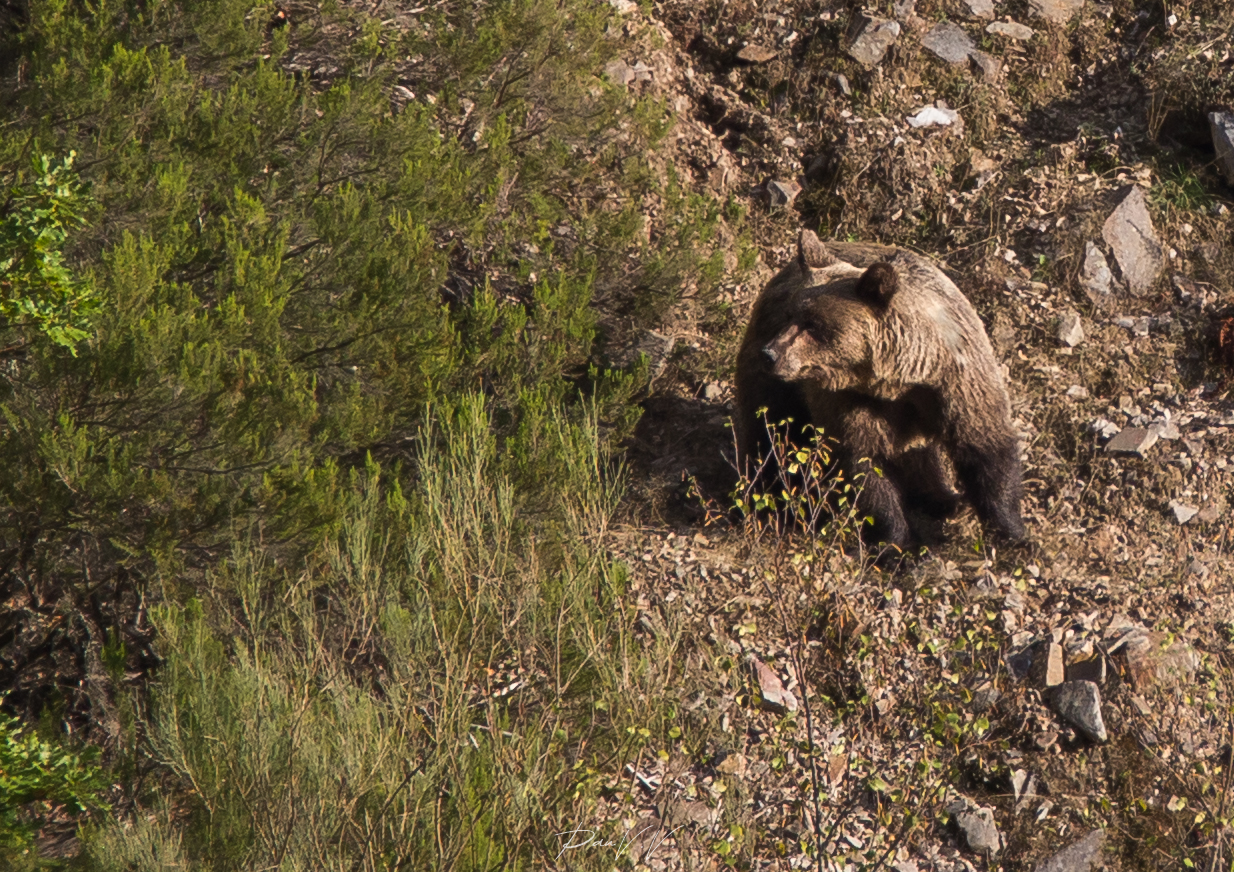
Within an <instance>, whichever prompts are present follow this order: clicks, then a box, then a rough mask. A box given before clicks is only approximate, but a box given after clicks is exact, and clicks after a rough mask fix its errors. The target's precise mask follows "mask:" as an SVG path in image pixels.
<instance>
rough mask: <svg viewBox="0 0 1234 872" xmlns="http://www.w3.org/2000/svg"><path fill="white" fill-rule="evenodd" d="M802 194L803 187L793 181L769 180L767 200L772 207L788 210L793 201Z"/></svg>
mask: <svg viewBox="0 0 1234 872" xmlns="http://www.w3.org/2000/svg"><path fill="white" fill-rule="evenodd" d="M800 193H801V185H799V184H797V183H796V182H794V181H792V180H789V181H787V182H781V181H780V180H779V179H768V180H767V198H768V200H769V201H770V202H771V205H772V206H780V207H785V208H787V207H788V206H791V205H793V201H794V200H796V199H797V195H798V194H800Z"/></svg>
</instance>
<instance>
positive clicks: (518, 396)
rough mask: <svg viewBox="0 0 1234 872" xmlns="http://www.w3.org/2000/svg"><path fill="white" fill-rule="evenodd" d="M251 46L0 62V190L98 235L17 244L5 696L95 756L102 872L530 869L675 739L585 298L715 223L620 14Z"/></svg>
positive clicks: (694, 265)
mask: <svg viewBox="0 0 1234 872" xmlns="http://www.w3.org/2000/svg"><path fill="white" fill-rule="evenodd" d="M283 14H284V16H285V17H286V13H283ZM274 15H275V12H274V10H273V8H260V7H259V8H257V9H253V8H251V7H250V6H249V4H247V3H239V2H221V3H220V2H209V3H205V2H193V0H186V2H182V3H180V2H173V3H149V4H147V3H123V2H104V3H100V4H94V5H89V6H87V5H84V4H81V5H79V4H72V3H61V2H33V3H31V4H30V5H29V9H28V16H27V18H26V19H25V20H24V21H22V22H21V23H20V26H18V27H17V28H16V30H15V33H14V34H13V35H11V37H10V38H11V41H12V45H11V46H10V47H11V48H12V49H13V50H14V52H15V56H16V57H17V58H18V60H17V65H18V68H17V71H16V72H17V75H16V78H15V79H13V80H10V86H9V87H8V88H7V93H6V94H5V100H6V103H7V104H8V107H9V118H10V121H9V123H7V124H6V126H5V127H4V128H3V130H2V131H0V166H4V167H9V168H14V167H20V166H25V165H29V163H30V160H31V159H32V156H36V157H37V159H38V160H43V163H42V164H40V166H41V167H42V172H44V173H45V174H51V175H48V176H47V178H49V179H53V176H54V174H55V172H58V171H57V170H54V169H51V166H52V165H50V164H47V163H46V161H45V160H44V159H43V158H42V157H41V156H42V155H44V154H50V155H71V154H73V153H76V155H77V167H78V168H79V169H80V172H81V174H82V177H83V178H84V179H85V180H86V181H87V182H88V183H89V184H90V186H91V196H92V198H93V200H92V203H93V205H92V207H91V208H89V210H88V212H84V213H83V212H70V211H68V210H62V213H61V214H59V215H53V216H51V217H50V218H47V219H46V221H50V222H52V224H54V227H53V228H52V229H53V230H55V231H57V232H59V231H60V230H61V229H64V230H67V229H69V228H70V227H71V226H72V225H73V224H74V223H75V222H74V221H73V220H71V219H75V218H76V217H78V215H80V214H86V215H87V216H88V218H89V222H88V227H86V228H84V229H80V230H78V231H77V232H75V233H73V234H71V235H69V234H66V233H59V235H55V234H53V235H52V236H50V237H49V236H48V235H47V233H46V232H43V231H41V230H39V227H40V226H42V225H39V224H37V222H36V221H35V219H34V218H31V217H29V216H28V215H27V216H26V217H24V218H22V222H23V223H20V224H19V225H17V226H18V227H19V228H20V227H26V228H32V229H33V231H34V232H36V234H41V236H40V239H41V240H43V241H39V242H37V243H36V242H32V241H30V240H28V239H21V238H17V237H16V236H15V234H14V233H10V232H8V231H6V236H5V238H4V241H5V243H6V244H9V240H10V239H12V240H13V247H15V248H17V249H19V250H20V251H22V252H35V253H39V254H41V255H42V256H43V261H42V263H43V265H44V267H45V268H44V269H43V272H42V274H41V275H40V274H39V273H38V272H37V270H35V269H34V268H33V267H32V268H30V269H27V270H25V271H24V272H15V271H13V270H12V269H11V270H10V272H9V276H10V278H9V279H8V284H6V285H5V288H6V291H7V290H10V289H11V288H17V289H18V290H20V289H21V288H24V287H25V285H30V284H39V282H42V284H41V285H40V287H41V288H45V289H46V294H47V295H48V298H49V299H53V300H54V301H55V302H56V305H55V307H54V313H53V314H54V316H55V317H52V316H50V315H49V316H47V317H46V318H44V319H43V320H38V317H39V316H38V313H37V312H36V313H33V314H32V313H31V312H27V311H24V310H22V311H18V312H15V311H13V310H12V308H11V307H9V308H0V317H3V318H4V320H5V327H4V329H5V330H6V331H7V332H8V333H9V334H11V335H12V336H13V338H12V339H11V340H6V342H5V348H4V349H3V352H2V353H3V355H4V359H3V361H2V362H0V364H2V365H0V408H2V410H3V415H4V418H3V421H4V424H3V427H2V429H0V456H2V457H3V464H4V468H5V472H4V474H3V476H0V506H2V507H3V511H2V513H0V548H2V555H3V568H4V575H3V584H4V590H5V595H6V597H7V598H8V599H9V601H10V602H11V603H12V604H13V608H11V609H10V610H9V612H8V614H7V615H5V616H4V617H3V618H2V619H0V624H2V625H3V626H2V627H0V630H3V638H4V639H5V640H6V645H7V646H8V647H7V648H6V656H5V658H4V664H3V672H2V673H0V674H2V675H3V678H4V679H5V683H6V684H7V683H14V684H15V685H16V686H15V687H14V690H13V692H12V693H11V695H10V696H9V698H8V700H7V703H6V705H7V707H9V708H10V709H12V710H13V711H14V712H17V713H21V714H24V715H26V716H28V717H35V716H38V715H40V714H41V713H49V714H50V715H51V716H52V717H53V719H63V720H65V721H67V722H68V723H72V724H76V725H78V727H81V728H84V727H89V728H90V732H89V736H90V738H91V739H92V740H93V741H95V742H101V743H104V744H106V745H107V747H108V748H109V751H110V752H111V754H110V758H111V760H112V766H113V768H114V770H115V772H116V776H117V780H118V782H120V784H121V785H122V786H120V787H117V789H116V790H115V791H114V796H112V797H111V799H112V800H113V801H114V804H115V807H116V809H117V811H116V813H115V815H114V817H112V818H108V817H106V816H104V817H99V818H98V819H97V820H96V821H95V823H94V824H93V825H92V826H91V827H90V828H89V829H88V830H87V831H86V832H85V835H84V836H83V839H84V841H83V844H84V849H85V853H84V854H83V862H86V860H87V859H88V863H87V865H89V866H91V867H92V868H116V869H120V868H123V869H147V868H150V869H152V868H163V867H164V866H166V865H168V864H188V863H199V864H202V865H203V867H206V868H217V869H250V868H268V867H271V866H280V865H281V866H283V867H285V868H345V869H361V868H374V869H375V868H414V869H425V868H477V869H491V868H527V867H532V866H535V865H537V863H536V859H537V858H541V857H543V856H545V854H546V852H549V853H556V851H557V850H558V846H557V845H556V843H555V840H554V844H552V845H548V844H544V839H545V838H546V834H549V833H551V832H552V831H553V830H552V829H551V828H548V829H546V827H545V826H544V824H545V821H546V820H547V821H549V822H555V821H557V820H559V819H560V820H563V823H562V826H561V827H560V829H569V828H570V827H569V826H568V825H567V824H568V821H565V820H564V819H565V818H566V817H568V816H569V814H570V813H571V812H574V811H577V810H578V808H579V807H582V806H585V805H586V803H587V802H588V801H589V799H588V797H590V796H592V795H593V794H594V785H593V786H591V787H589V786H588V785H589V783H590V782H589V779H593V775H589V774H588V773H594V772H595V771H596V769H595V768H596V767H599V766H600V765H601V763H602V764H603V766H604V768H605V769H606V770H611V769H612V768H613V767H614V766H616V767H617V768H618V769H619V768H620V766H619V762H618V761H620V759H622V758H623V755H625V754H627V753H629V752H630V751H631V748H633V747H636V746H637V745H638V744H639V743H640V742H641V741H642V740H641V739H639V738H638V737H639V735H640V734H639V733H637V732H635V731H630V732H627V730H626V727H627V726H628V725H630V724H632V723H637V724H638V726H639V727H640V728H644V727H645V726H646V725H647V724H649V723H653V722H655V721H656V719H657V718H661V717H663V716H664V715H665V714H666V713H667V712H668V711H669V710H670V709H669V707H668V702H667V701H666V700H665V699H664V698H663V697H662V696H659V695H657V694H656V693H654V692H652V691H651V690H650V688H653V687H657V686H662V681H657V680H656V679H655V673H656V671H657V670H658V669H660V668H663V667H661V666H658V665H656V664H654V662H653V661H652V660H650V659H648V657H647V653H646V652H644V651H641V650H640V651H638V652H635V651H633V650H631V649H630V648H629V646H628V644H627V638H626V634H627V632H628V631H627V630H626V629H625V623H626V622H624V621H623V620H622V613H621V612H620V611H619V610H617V609H615V608H614V605H615V603H616V596H617V594H618V593H619V592H620V589H621V583H622V573H621V571H620V569H619V567H617V566H614V565H612V564H611V563H610V562H609V560H608V558H607V557H606V556H605V554H604V551H603V549H602V546H601V545H600V543H599V541H598V539H599V536H600V534H601V533H602V532H603V530H604V529H605V525H606V524H607V519H608V516H609V514H610V513H611V511H612V509H613V506H614V500H615V498H616V497H617V495H619V493H620V481H621V479H620V475H619V474H618V471H617V468H616V467H615V466H614V464H613V462H612V460H611V452H612V449H613V447H614V445H615V444H616V442H617V440H619V439H620V438H622V436H623V435H624V434H626V433H627V432H629V428H630V427H631V426H632V424H633V423H634V419H635V417H636V414H637V409H636V408H634V407H632V406H631V404H630V403H629V399H630V397H631V396H632V395H633V394H634V393H635V392H636V391H638V390H640V389H641V388H642V386H643V384H644V381H645V375H644V373H643V370H642V369H640V367H639V366H638V365H635V366H634V367H633V369H632V370H630V371H613V370H608V369H605V368H604V367H603V366H602V365H600V364H599V363H598V361H601V360H602V359H603V356H602V355H601V354H600V353H599V352H600V349H599V347H598V345H597V340H598V333H597V327H596V323H597V322H596V314H595V311H594V309H593V308H592V301H593V296H594V288H595V287H597V285H600V284H602V285H603V286H604V287H605V288H606V289H609V290H608V292H609V293H612V294H615V295H617V296H618V297H620V298H622V299H624V300H625V301H626V303H625V305H627V306H628V307H629V309H630V311H632V312H636V313H637V312H646V311H660V310H662V308H663V301H664V299H671V297H672V295H673V294H674V293H679V291H677V290H675V289H679V288H680V287H682V286H683V285H691V286H695V287H703V286H706V285H707V284H708V283H709V282H710V283H714V281H715V280H716V277H717V273H718V266H717V264H718V262H719V261H718V260H717V257H718V255H716V254H715V253H714V251H713V245H714V243H709V240H712V238H713V236H714V228H715V224H716V222H717V220H718V215H719V206H718V205H717V204H711V205H709V204H708V203H707V202H704V199H703V198H699V197H698V196H697V195H692V194H685V193H683V192H682V191H681V190H680V189H679V188H678V187H677V186H676V184H675V182H674V181H673V180H672V179H670V178H668V177H665V176H662V174H661V173H660V172H659V171H657V169H656V168H655V167H654V166H653V165H652V163H651V162H650V160H649V158H650V151H649V149H650V147H651V146H652V145H653V144H654V142H655V141H656V139H657V138H658V137H659V136H662V135H663V133H664V132H665V131H666V130H667V124H668V116H667V113H666V112H665V110H664V108H663V107H662V106H660V105H658V104H657V103H655V102H654V101H650V100H637V99H632V98H631V97H630V96H629V95H628V94H627V93H625V92H624V91H618V90H616V89H614V88H612V86H610V85H609V84H608V83H607V82H606V81H605V80H604V79H603V78H602V76H601V71H602V69H603V66H604V63H605V62H606V61H607V60H608V59H609V58H611V57H613V56H614V55H615V53H616V52H617V51H618V50H619V47H620V43H619V42H618V41H617V39H616V38H615V37H614V36H613V32H612V31H611V30H610V27H609V25H610V15H611V10H610V9H609V8H608V7H607V6H605V5H603V4H593V3H586V2H569V3H550V2H544V0H520V2H514V3H494V4H479V5H477V4H470V3H468V4H462V3H459V4H451V3H447V4H439V5H437V6H436V7H434V9H433V10H432V11H427V12H424V14H423V17H420V18H412V19H410V20H400V21H397V22H391V21H382V20H379V19H377V18H373V17H370V16H368V15H367V14H365V13H363V12H361V11H359V10H358V9H356V8H353V7H348V6H341V5H328V6H326V7H323V8H322V10H321V11H319V12H311V11H304V12H303V13H302V14H301V13H299V12H297V11H296V10H294V9H293V10H292V12H291V15H290V18H291V25H292V26H291V27H276V26H274V24H276V23H279V22H278V21H276V20H275V19H273V18H272V16H274ZM63 170H64V171H65V172H67V170H68V162H67V160H66V161H65V162H64V164H63ZM53 181H54V179H53ZM16 184H17V185H18V187H16V188H14V190H15V191H18V190H27V189H29V185H30V184H32V183H31V182H29V181H28V180H26V179H25V177H24V176H22V177H19V178H18V179H17V182H16ZM33 184H36V185H37V184H38V181H37V179H36V180H35V182H34V183H33ZM65 184H67V182H66V183H65ZM22 185H26V188H22V187H21V186H22ZM45 187H46V186H45ZM40 190H41V189H40ZM56 190H57V191H60V190H61V189H59V188H58V189H56ZM72 190H73V189H70V188H64V189H63V191H64V192H65V193H63V194H61V193H57V194H56V196H59V197H61V202H67V200H66V199H65V198H66V197H67V196H68V193H72ZM661 191H663V192H664V202H665V204H666V207H665V209H664V210H663V213H664V214H662V215H661V216H660V217H661V220H662V221H663V222H664V226H663V227H648V226H646V223H645V219H644V218H643V217H642V214H641V209H640V206H641V203H642V200H643V198H644V197H646V196H650V195H653V194H656V193H657V192H661ZM22 196H26V195H22ZM34 196H35V195H34V194H30V195H29V197H27V200H29V199H30V198H32V197H34ZM27 200H22V199H21V198H20V197H18V196H16V195H14V197H12V198H11V199H10V203H11V204H17V205H19V206H20V205H21V204H22V203H24V202H27ZM14 209H15V207H13V206H11V207H10V210H9V212H8V214H9V215H21V214H24V213H19V212H16V211H14ZM36 217H37V216H36ZM45 223H46V222H45ZM668 227H671V232H667V231H666V229H665V228H668ZM44 241H45V242H46V243H47V244H44ZM61 251H64V253H65V256H64V257H63V258H61V254H60V253H61ZM632 253H633V254H636V255H639V257H637V258H636V259H632V258H630V257H629V255H630V254H632ZM5 257H8V255H5ZM631 263H640V264H645V265H646V266H645V267H639V268H636V267H633V266H630V265H629V264H631ZM65 264H69V265H71V266H72V267H73V269H74V273H73V274H75V275H77V276H80V279H73V278H72V277H71V275H70V274H69V273H68V272H67V270H68V267H66V266H64V265H65ZM18 280H20V282H22V283H24V284H18ZM57 283H58V284H57ZM74 288H82V289H86V288H89V289H93V293H94V294H95V295H96V298H97V305H96V306H95V304H94V303H91V305H90V306H86V305H84V301H86V300H87V299H88V298H87V297H85V296H84V291H83V292H82V293H83V296H82V297H81V298H80V300H76V299H75V298H73V297H72V294H71V293H70V290H71V289H74ZM89 299H94V298H89ZM39 311H42V310H39ZM87 312H89V314H91V318H92V320H91V321H90V322H89V323H88V324H87V323H86V322H85V321H83V320H81V318H79V317H77V316H78V315H83V314H86V313H87ZM56 313H62V314H56ZM23 317H25V318H26V320H22V318H23ZM57 319H58V320H57ZM31 324H33V326H35V327H38V328H39V329H40V330H41V334H39V335H35V334H31V333H30V331H29V327H30V326H31ZM87 327H88V328H89V329H88V330H87ZM57 331H59V332H57ZM40 335H41V336H42V338H41V339H40ZM73 343H76V349H75V354H74V353H72V345H73ZM65 346H69V347H67V348H66V347H65ZM66 663H72V664H73V666H72V667H71V668H65V664H66ZM619 692H620V694H621V695H620V697H619V696H618V694H619ZM80 804H81V803H78V805H80ZM580 804H581V805H580ZM64 811H65V812H66V813H67V812H68V811H71V809H64ZM66 825H71V824H66ZM550 849H551V850H550ZM26 861H28V862H34V861H33V860H31V859H30V858H29V857H27V858H26ZM14 862H16V861H15V860H14Z"/></svg>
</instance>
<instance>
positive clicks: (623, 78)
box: [604, 58, 637, 85]
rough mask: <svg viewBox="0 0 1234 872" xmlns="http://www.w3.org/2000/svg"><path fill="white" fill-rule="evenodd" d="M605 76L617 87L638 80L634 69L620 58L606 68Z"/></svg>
mask: <svg viewBox="0 0 1234 872" xmlns="http://www.w3.org/2000/svg"><path fill="white" fill-rule="evenodd" d="M604 75H606V76H608V77H609V78H610V79H611V80H612V81H613V84H615V85H629V84H630V83H631V82H633V81H634V80H635V78H637V77H636V75H635V73H634V68H633V67H631V66H630V65H629V64H627V63H626V62H625V61H623V60H621V59H620V58H618V59H617V60H613V61H609V62H608V64H607V65H606V66H605V67H604Z"/></svg>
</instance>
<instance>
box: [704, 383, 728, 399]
mask: <svg viewBox="0 0 1234 872" xmlns="http://www.w3.org/2000/svg"><path fill="white" fill-rule="evenodd" d="M723 395H724V388H722V387H720V383H719V382H712V383H711V384H709V385H707V387H705V388H703V399H705V400H706V401H707V402H709V403H714V402H715V401H716V400H718V399H720V397H722V396H723Z"/></svg>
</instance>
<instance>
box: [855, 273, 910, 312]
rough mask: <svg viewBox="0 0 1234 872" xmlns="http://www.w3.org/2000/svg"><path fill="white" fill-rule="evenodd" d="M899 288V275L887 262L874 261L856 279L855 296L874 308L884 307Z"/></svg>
mask: <svg viewBox="0 0 1234 872" xmlns="http://www.w3.org/2000/svg"><path fill="white" fill-rule="evenodd" d="M899 289H900V277H899V276H898V275H896V271H895V267H893V266H892V265H891V264H889V263H876V264H874V265H873V266H871V267H870V268H869V269H868V270H866V271H865V272H864V273H863V274H862V276H861V278H860V279H858V280H857V297H858V299H861V300H863V301H864V302H866V303H869V304H870V305H871V306H873V307H874V308H876V309H885V308H886V307H887V304H888V303H890V302H891V298H892V297H894V296H895V293H896V291H898V290H899Z"/></svg>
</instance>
